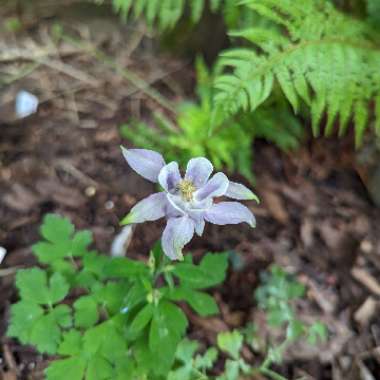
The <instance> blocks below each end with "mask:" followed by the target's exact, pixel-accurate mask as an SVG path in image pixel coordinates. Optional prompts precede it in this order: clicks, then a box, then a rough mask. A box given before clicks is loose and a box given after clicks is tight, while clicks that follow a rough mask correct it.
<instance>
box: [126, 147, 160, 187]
mask: <svg viewBox="0 0 380 380" xmlns="http://www.w3.org/2000/svg"><path fill="white" fill-rule="evenodd" d="M121 149H122V151H123V156H124V158H125V159H126V160H127V162H128V164H129V166H130V167H131V168H132V169H133V170H134V171H135V172H136V173H137V174H140V175H141V177H144V178H146V179H147V180H149V181H152V182H157V181H158V174H159V173H160V170H161V169H162V168H163V166H164V165H165V161H164V159H163V157H162V156H161V154H160V153H157V152H154V151H153V150H147V149H126V148H124V147H121Z"/></svg>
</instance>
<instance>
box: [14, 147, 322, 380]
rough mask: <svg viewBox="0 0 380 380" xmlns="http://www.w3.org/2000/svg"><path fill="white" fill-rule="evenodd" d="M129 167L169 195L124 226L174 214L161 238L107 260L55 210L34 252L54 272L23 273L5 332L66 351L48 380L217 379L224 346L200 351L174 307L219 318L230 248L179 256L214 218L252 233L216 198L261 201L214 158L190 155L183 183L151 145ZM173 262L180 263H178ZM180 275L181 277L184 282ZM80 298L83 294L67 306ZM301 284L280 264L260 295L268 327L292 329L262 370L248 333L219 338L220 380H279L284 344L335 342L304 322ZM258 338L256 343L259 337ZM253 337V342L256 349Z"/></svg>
mask: <svg viewBox="0 0 380 380" xmlns="http://www.w3.org/2000/svg"><path fill="white" fill-rule="evenodd" d="M123 154H124V157H125V158H126V160H127V162H128V163H129V165H130V166H131V167H132V168H133V169H134V170H135V171H136V172H137V173H138V174H140V175H141V176H143V177H144V178H146V179H147V180H150V181H152V182H159V183H160V185H161V186H162V188H163V190H164V191H162V192H159V193H155V194H152V195H150V196H149V197H147V198H145V199H143V200H142V201H140V202H139V203H137V204H136V205H135V206H134V207H133V208H132V210H131V211H130V213H129V214H128V215H127V216H126V217H125V218H124V219H123V221H122V223H123V224H131V223H133V224H135V223H143V222H147V221H154V220H157V219H159V218H161V217H165V218H166V219H167V225H166V228H165V230H164V232H163V234H162V240H161V243H157V244H156V246H155V247H153V248H152V250H151V252H150V257H149V260H147V261H146V262H145V263H143V262H139V261H133V260H130V259H127V258H107V257H106V256H104V255H100V254H99V253H97V252H96V251H91V250H90V248H89V245H90V244H91V243H92V238H91V233H89V231H79V232H75V229H74V226H73V225H72V224H71V223H70V221H69V220H67V219H65V218H62V217H60V216H58V215H54V214H50V215H47V216H46V217H45V219H44V223H43V225H42V226H41V235H42V237H43V240H42V241H40V242H39V243H37V244H35V245H34V247H33V251H34V254H35V255H36V256H37V258H38V260H39V262H40V263H41V264H42V265H44V266H45V269H40V268H37V267H35V268H31V269H23V270H21V271H19V272H18V273H17V276H16V286H17V288H18V290H19V294H20V301H19V302H17V303H16V304H14V305H13V306H12V308H11V320H10V325H9V329H8V335H9V336H11V337H15V338H18V339H20V341H21V342H22V343H23V344H32V345H34V346H35V347H36V348H37V350H38V351H39V352H41V353H45V354H49V355H59V356H60V357H61V359H57V360H54V361H53V362H52V363H51V364H50V366H49V367H48V368H47V370H46V378H47V379H48V380H60V379H66V378H67V376H70V378H72V379H78V380H81V379H87V380H90V379H91V380H96V379H99V380H102V379H145V378H148V379H167V378H170V379H172V380H174V379H178V380H180V379H181V380H183V379H208V378H210V377H209V376H208V374H207V372H208V370H212V369H213V365H214V363H215V361H216V360H217V357H218V351H217V349H216V348H214V347H212V348H209V349H208V350H207V351H206V352H205V353H203V354H201V355H200V354H198V355H197V356H195V353H196V351H197V350H198V344H197V342H192V341H189V340H183V339H184V337H185V332H186V329H187V327H188V320H187V317H186V315H185V314H184V312H183V311H182V309H181V308H180V307H179V306H178V305H177V302H180V301H182V302H185V303H187V304H189V305H190V307H191V308H193V309H194V311H195V312H196V313H198V314H199V315H200V316H202V317H207V316H209V315H213V314H215V313H217V312H218V305H217V303H216V302H215V300H214V299H213V298H212V297H211V296H210V295H209V294H208V293H206V292H204V290H206V289H207V288H210V287H213V286H215V285H218V284H220V283H221V282H222V281H223V280H224V278H225V276H226V270H227V266H228V255H227V254H226V253H208V254H206V255H205V256H204V257H203V258H202V260H201V262H200V263H199V264H198V265H195V264H194V263H193V262H192V258H191V255H187V256H186V257H185V258H184V256H183V254H182V249H183V247H184V245H185V244H186V243H188V242H189V241H190V240H191V238H192V235H193V234H194V232H196V233H197V234H198V235H200V236H201V235H202V234H203V230H204V225H205V221H208V222H211V223H215V224H220V225H226V224H238V223H243V222H246V223H248V224H249V225H250V226H251V227H255V224H256V222H255V218H254V215H253V214H252V213H251V211H250V210H249V209H248V208H247V207H245V206H243V205H242V204H241V203H238V202H219V203H213V201H214V197H218V196H223V195H225V196H228V197H230V198H234V199H238V200H252V199H256V200H258V198H257V197H256V196H255V195H254V194H253V193H252V191H251V190H249V189H248V188H247V187H245V186H244V185H242V184H239V183H235V182H231V181H229V180H228V179H227V177H226V176H225V175H224V174H223V173H221V172H219V173H216V174H215V175H214V176H213V177H211V178H210V179H209V177H210V175H211V173H212V170H213V167H212V164H211V163H210V162H209V161H208V160H207V159H205V158H203V157H199V158H193V159H191V160H190V161H189V163H188V165H187V170H186V174H185V176H184V178H183V179H182V178H181V175H180V172H179V168H178V164H177V163H176V162H174V161H173V162H171V163H169V164H165V161H164V159H163V157H162V156H161V155H160V154H159V153H157V152H154V151H150V150H146V149H125V148H123ZM173 260H179V261H180V263H175V262H173ZM178 280H179V282H178ZM73 293H77V294H80V296H79V297H76V299H74V302H70V303H67V301H68V299H70V298H71V297H70V296H71V295H73ZM303 294H304V288H303V286H302V285H301V284H299V283H297V282H295V281H291V280H289V279H288V278H287V276H286V273H285V272H283V271H282V270H281V269H280V268H273V270H272V274H271V276H270V277H268V278H267V279H266V280H265V282H264V284H263V286H262V287H261V288H259V289H258V290H257V294H256V296H257V299H258V301H259V304H260V306H261V307H262V308H263V309H264V310H267V311H268V323H269V324H271V325H274V326H280V327H281V326H282V325H283V324H284V323H285V324H286V325H287V330H286V338H285V340H284V341H283V342H282V343H281V344H278V345H274V346H273V347H269V348H268V353H267V356H266V358H265V360H264V361H263V363H262V364H261V365H259V366H257V367H254V366H252V365H250V364H249V363H247V362H246V361H245V360H244V359H243V358H242V357H241V356H240V350H241V349H242V345H243V341H244V335H243V334H242V333H241V332H239V331H232V332H222V333H220V334H219V335H218V337H217V347H218V348H219V350H220V351H221V352H225V353H227V354H228V355H229V357H230V358H229V359H227V360H226V362H225V370H224V373H222V374H220V375H218V376H216V377H214V378H217V379H219V380H222V379H226V380H235V379H236V380H237V379H239V378H241V376H242V375H244V374H245V375H248V374H251V373H255V372H257V373H263V374H265V375H268V376H269V377H271V378H273V379H275V380H278V379H283V377H282V376H281V375H279V374H277V373H276V372H274V371H273V370H271V368H270V367H271V364H272V363H273V362H281V359H282V355H283V351H284V350H285V348H286V346H287V345H288V344H289V343H290V342H292V341H294V340H296V339H299V338H300V337H304V336H305V334H306V336H308V340H309V341H310V342H311V343H313V344H315V343H316V342H317V341H318V339H322V340H324V339H326V336H327V335H326V327H325V326H324V325H323V324H321V323H319V322H316V323H314V324H313V325H312V326H307V325H305V324H303V323H302V322H301V321H300V320H298V319H297V317H296V315H295V311H294V310H293V309H292V306H291V304H290V303H289V302H290V301H291V300H292V299H295V298H298V297H301V296H302V295H303ZM251 339H255V338H254V337H253V338H252V337H251ZM252 343H253V342H251V344H252Z"/></svg>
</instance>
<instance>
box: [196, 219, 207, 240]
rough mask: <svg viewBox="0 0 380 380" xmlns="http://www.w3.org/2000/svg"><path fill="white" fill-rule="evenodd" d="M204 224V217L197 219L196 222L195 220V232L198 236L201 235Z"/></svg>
mask: <svg viewBox="0 0 380 380" xmlns="http://www.w3.org/2000/svg"><path fill="white" fill-rule="evenodd" d="M205 225H206V222H205V221H204V219H202V220H198V221H197V222H195V233H196V234H197V235H198V236H202V235H203V231H204V229H205Z"/></svg>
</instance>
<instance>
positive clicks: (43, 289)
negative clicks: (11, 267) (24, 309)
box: [16, 268, 69, 305]
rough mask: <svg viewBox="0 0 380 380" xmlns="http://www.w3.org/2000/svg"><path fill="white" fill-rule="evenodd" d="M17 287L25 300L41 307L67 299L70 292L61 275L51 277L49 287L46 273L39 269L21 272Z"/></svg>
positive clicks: (17, 278) (18, 274)
mask: <svg viewBox="0 0 380 380" xmlns="http://www.w3.org/2000/svg"><path fill="white" fill-rule="evenodd" d="M16 285H17V287H18V289H19V292H20V296H21V298H22V299H23V300H25V301H31V302H34V303H36V304H40V305H43V304H46V305H53V304H55V303H57V302H59V301H61V300H62V299H63V298H65V297H66V295H67V293H68V291H69V285H68V284H67V282H66V280H65V279H64V277H63V276H62V275H61V274H59V273H55V274H54V275H53V276H52V277H51V279H50V281H49V285H50V286H49V287H48V285H47V275H46V272H45V271H43V270H42V269H39V268H32V269H24V270H21V271H19V272H18V273H17V276H16Z"/></svg>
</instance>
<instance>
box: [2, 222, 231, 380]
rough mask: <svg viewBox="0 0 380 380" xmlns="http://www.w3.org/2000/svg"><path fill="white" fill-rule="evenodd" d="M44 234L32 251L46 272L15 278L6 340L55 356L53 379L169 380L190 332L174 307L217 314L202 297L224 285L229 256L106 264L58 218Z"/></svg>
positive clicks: (154, 256)
mask: <svg viewBox="0 0 380 380" xmlns="http://www.w3.org/2000/svg"><path fill="white" fill-rule="evenodd" d="M41 234H42V237H43V240H42V241H41V242H39V243H37V244H36V245H34V247H33V251H34V253H35V254H36V256H37V258H38V260H39V262H40V263H41V264H42V265H44V269H41V268H31V269H24V270H20V271H19V272H18V273H17V276H16V286H17V288H18V290H19V295H20V301H19V302H18V303H16V304H14V305H12V308H11V321H10V325H9V329H8V335H9V336H12V337H16V338H18V339H19V340H20V341H21V342H22V343H23V344H31V345H34V346H35V347H36V348H37V349H38V351H39V352H41V353H46V354H49V355H55V356H56V355H58V357H59V359H57V360H55V361H53V362H52V363H51V364H50V366H49V367H48V368H47V370H46V378H47V379H48V380H61V379H62V380H64V379H68V378H70V379H74V380H81V379H87V380H98V379H99V380H103V379H120V380H125V379H135V378H149V379H166V375H167V374H168V372H169V371H170V370H171V367H172V364H173V362H174V360H175V353H176V349H177V345H178V344H179V342H180V341H181V340H182V339H183V337H184V334H185V331H186V328H187V326H188V321H187V317H186V315H185V314H184V313H183V311H182V309H181V308H180V307H178V305H177V304H176V303H177V302H179V301H181V302H187V303H188V304H189V305H190V307H192V308H193V309H194V311H195V312H197V313H199V314H200V315H202V316H208V315H212V314H215V313H217V312H218V306H217V304H216V303H215V301H214V299H213V298H212V297H211V296H210V295H209V294H207V293H205V292H204V291H203V290H204V289H207V288H209V287H212V286H215V285H217V284H219V283H220V282H222V281H223V280H224V277H225V272H226V268H227V255H226V254H211V253H210V254H207V255H205V256H204V258H203V259H202V260H201V262H200V263H199V265H194V264H193V263H192V262H191V256H186V260H185V261H184V262H182V263H179V264H177V265H175V266H173V264H172V263H171V262H169V261H168V260H167V259H166V258H165V256H164V255H163V254H162V250H161V248H160V246H159V245H157V246H156V247H155V248H154V249H153V250H152V252H151V256H150V259H149V261H148V262H147V263H142V262H137V261H132V260H129V259H127V258H109V257H107V256H104V255H101V254H99V253H97V252H95V251H92V250H90V249H89V248H88V246H89V245H90V244H91V243H92V238H91V234H90V233H89V232H88V231H81V232H77V233H75V231H74V227H73V225H72V224H71V223H70V222H69V221H68V220H67V219H64V218H61V217H60V216H58V215H47V216H46V217H45V219H44V223H43V225H42V227H41ZM144 376H145V377H144Z"/></svg>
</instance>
